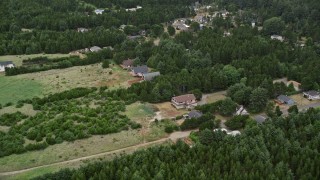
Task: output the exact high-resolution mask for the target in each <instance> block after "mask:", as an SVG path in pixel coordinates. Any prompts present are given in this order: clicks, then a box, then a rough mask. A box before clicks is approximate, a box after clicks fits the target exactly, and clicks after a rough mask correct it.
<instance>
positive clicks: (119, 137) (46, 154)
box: [0, 130, 142, 172]
mask: <svg viewBox="0 0 320 180" xmlns="http://www.w3.org/2000/svg"><path fill="white" fill-rule="evenodd" d="M141 142H142V137H141V135H140V133H139V132H138V131H136V130H130V131H122V132H119V133H115V134H109V135H101V136H92V137H90V138H87V139H82V140H76V141H74V142H64V143H62V144H57V145H54V146H49V147H48V148H46V149H44V150H40V151H30V152H26V153H23V154H14V155H10V156H5V157H2V158H0V172H7V171H15V170H21V169H25V168H30V167H35V166H41V165H46V164H52V163H55V162H60V161H67V160H71V159H75V158H79V157H83V156H88V155H93V154H98V153H101V152H107V151H112V150H116V149H121V148H124V147H128V146H133V145H136V144H140V143H141Z"/></svg>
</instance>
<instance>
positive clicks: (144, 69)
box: [131, 65, 149, 77]
mask: <svg viewBox="0 0 320 180" xmlns="http://www.w3.org/2000/svg"><path fill="white" fill-rule="evenodd" d="M148 71H149V70H148V66H146V65H143V66H136V67H133V68H132V72H131V73H132V75H133V76H138V77H142V76H143V74H146V73H148Z"/></svg>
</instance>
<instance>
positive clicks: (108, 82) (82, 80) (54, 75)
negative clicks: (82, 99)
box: [18, 64, 135, 95]
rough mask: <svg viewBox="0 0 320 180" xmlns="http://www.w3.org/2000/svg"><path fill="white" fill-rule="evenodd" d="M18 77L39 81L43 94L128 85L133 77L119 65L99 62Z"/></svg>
mask: <svg viewBox="0 0 320 180" xmlns="http://www.w3.org/2000/svg"><path fill="white" fill-rule="evenodd" d="M110 72H112V73H110ZM18 77H19V78H24V79H31V80H34V81H36V82H39V83H40V84H42V85H43V86H44V89H43V92H45V95H47V94H50V93H57V92H62V91H65V90H69V89H73V88H77V87H100V86H109V87H114V88H118V87H128V86H129V85H128V81H130V80H133V79H135V78H134V77H132V76H131V75H130V74H129V73H128V72H127V71H125V70H122V69H121V68H120V67H119V66H113V67H112V68H108V69H103V68H102V67H101V64H93V65H87V66H75V67H71V68H67V69H54V70H49V71H42V72H36V73H30V74H22V75H18Z"/></svg>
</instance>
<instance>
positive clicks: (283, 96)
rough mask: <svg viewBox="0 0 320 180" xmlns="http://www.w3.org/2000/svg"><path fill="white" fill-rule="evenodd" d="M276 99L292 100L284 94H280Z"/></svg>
mask: <svg viewBox="0 0 320 180" xmlns="http://www.w3.org/2000/svg"><path fill="white" fill-rule="evenodd" d="M277 99H278V100H280V101H282V102H289V101H293V100H292V99H291V98H289V97H288V96H286V95H280V96H278V97H277Z"/></svg>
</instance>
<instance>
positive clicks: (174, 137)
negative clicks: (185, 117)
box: [0, 131, 192, 179]
mask: <svg viewBox="0 0 320 180" xmlns="http://www.w3.org/2000/svg"><path fill="white" fill-rule="evenodd" d="M191 132H192V131H179V132H174V133H172V134H170V136H169V137H166V138H162V139H159V140H156V141H152V142H147V143H143V144H137V145H134V146H130V147H126V148H122V149H117V150H114V151H108V152H103V153H99V154H94V155H90V156H85V157H80V158H76V159H72V160H68V161H62V162H56V163H52V164H47V165H42V166H36V167H32V168H27V169H22V170H18V171H10V172H3V173H0V179H1V177H4V176H10V175H15V174H19V173H23V172H27V171H31V170H35V169H38V168H43V167H50V166H55V165H62V164H67V163H72V162H77V161H83V160H87V159H92V158H98V157H100V156H105V155H110V154H115V153H121V152H125V151H128V150H137V149H138V148H141V147H146V146H149V145H153V144H162V143H164V142H166V141H169V140H171V141H176V140H178V139H181V138H185V137H188V136H189V135H190V133H191Z"/></svg>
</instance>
